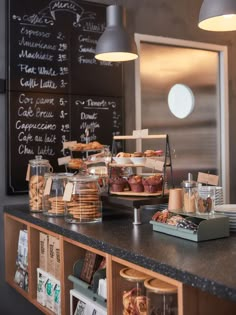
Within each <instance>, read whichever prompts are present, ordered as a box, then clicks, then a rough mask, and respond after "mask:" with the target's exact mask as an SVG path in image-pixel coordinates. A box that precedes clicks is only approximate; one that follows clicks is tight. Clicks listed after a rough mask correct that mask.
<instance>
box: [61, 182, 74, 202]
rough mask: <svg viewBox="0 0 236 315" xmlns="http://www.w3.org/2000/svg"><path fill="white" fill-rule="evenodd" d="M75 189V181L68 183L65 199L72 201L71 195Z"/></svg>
mask: <svg viewBox="0 0 236 315" xmlns="http://www.w3.org/2000/svg"><path fill="white" fill-rule="evenodd" d="M72 191H73V183H67V184H66V187H65V191H64V195H63V200H64V201H70V200H71V195H72Z"/></svg>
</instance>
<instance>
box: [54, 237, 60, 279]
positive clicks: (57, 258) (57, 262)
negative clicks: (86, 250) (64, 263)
mask: <svg viewBox="0 0 236 315" xmlns="http://www.w3.org/2000/svg"><path fill="white" fill-rule="evenodd" d="M54 268H55V269H54V270H55V278H56V279H58V280H59V279H60V270H61V250H60V240H59V238H56V239H55V261H54Z"/></svg>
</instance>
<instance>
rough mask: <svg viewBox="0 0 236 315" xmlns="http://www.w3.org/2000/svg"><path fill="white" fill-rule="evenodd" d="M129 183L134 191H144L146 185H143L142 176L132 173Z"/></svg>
mask: <svg viewBox="0 0 236 315" xmlns="http://www.w3.org/2000/svg"><path fill="white" fill-rule="evenodd" d="M128 183H129V186H130V189H131V191H133V192H143V191H144V187H143V183H142V176H139V175H132V176H130V177H129V179H128Z"/></svg>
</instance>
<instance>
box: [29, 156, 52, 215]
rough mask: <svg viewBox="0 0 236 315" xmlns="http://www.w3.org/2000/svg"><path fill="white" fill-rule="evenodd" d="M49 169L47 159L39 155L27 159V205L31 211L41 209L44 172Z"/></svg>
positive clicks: (39, 210) (47, 171)
mask: <svg viewBox="0 0 236 315" xmlns="http://www.w3.org/2000/svg"><path fill="white" fill-rule="evenodd" d="M51 170H52V167H51V165H50V163H49V161H48V160H45V159H43V158H42V156H41V155H36V156H35V159H34V160H30V161H29V206H30V211H32V212H42V211H43V203H42V201H43V189H44V174H45V173H49V172H50V171H51Z"/></svg>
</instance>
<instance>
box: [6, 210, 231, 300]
mask: <svg viewBox="0 0 236 315" xmlns="http://www.w3.org/2000/svg"><path fill="white" fill-rule="evenodd" d="M4 211H5V212H7V213H9V214H11V215H14V216H16V217H18V218H21V219H23V220H26V221H28V222H31V223H33V224H36V225H38V226H41V227H44V228H46V229H48V230H50V231H53V232H55V233H58V234H61V235H64V236H66V237H68V238H71V239H73V240H76V241H78V242H81V243H84V244H86V245H88V246H91V247H93V248H96V249H99V250H101V251H104V252H106V253H109V254H111V255H114V256H117V257H119V258H122V259H124V260H126V261H129V262H132V263H135V264H137V265H140V266H142V267H144V268H147V269H149V270H153V271H155V272H158V273H160V274H163V275H165V276H168V277H170V278H173V279H176V280H178V281H181V282H183V283H185V284H187V285H190V286H193V287H196V288H199V289H201V290H203V291H206V292H208V293H210V294H214V295H217V296H218V297H221V298H226V299H229V300H232V301H236V263H235V262H236V234H231V235H230V237H228V238H223V239H218V240H211V241H205V242H200V243H195V242H192V241H188V240H184V239H181V238H177V237H174V236H169V235H165V234H162V233H158V232H155V231H153V230H152V225H151V224H149V219H150V214H149V216H148V215H147V217H145V219H143V220H142V221H143V224H142V225H138V226H135V225H133V223H132V222H133V214H132V213H131V214H130V212H129V213H125V212H124V213H123V212H122V210H121V209H120V211H119V210H116V211H113V210H112V211H110V212H109V211H108V210H106V211H104V219H103V222H99V223H94V224H90V223H89V224H78V225H76V224H68V223H66V222H65V221H64V219H63V218H48V217H45V216H44V215H42V214H30V213H29V210H28V205H14V206H13V205H9V206H5V207H4Z"/></svg>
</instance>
